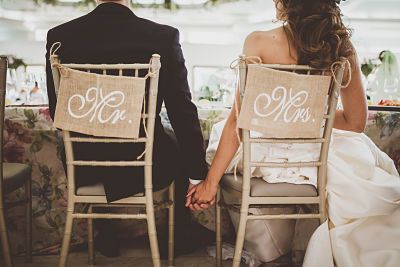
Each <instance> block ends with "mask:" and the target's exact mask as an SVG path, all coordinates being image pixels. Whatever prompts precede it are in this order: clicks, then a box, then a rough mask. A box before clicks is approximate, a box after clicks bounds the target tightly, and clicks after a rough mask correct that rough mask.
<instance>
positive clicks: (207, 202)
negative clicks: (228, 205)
mask: <svg viewBox="0 0 400 267" xmlns="http://www.w3.org/2000/svg"><path fill="white" fill-rule="evenodd" d="M217 190H218V186H213V185H212V183H210V182H209V181H208V180H205V181H202V182H201V183H199V184H197V185H195V186H193V187H192V188H191V189H189V191H188V194H187V196H186V206H187V207H189V208H190V209H191V210H193V211H199V210H203V209H208V208H209V207H210V206H212V205H214V204H215V196H216V194H217Z"/></svg>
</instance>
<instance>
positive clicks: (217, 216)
mask: <svg viewBox="0 0 400 267" xmlns="http://www.w3.org/2000/svg"><path fill="white" fill-rule="evenodd" d="M220 199H221V189H220V188H218V191H217V199H216V201H215V243H216V244H215V247H216V253H215V255H216V260H217V267H221V266H222V233H221V207H220V206H219V201H220Z"/></svg>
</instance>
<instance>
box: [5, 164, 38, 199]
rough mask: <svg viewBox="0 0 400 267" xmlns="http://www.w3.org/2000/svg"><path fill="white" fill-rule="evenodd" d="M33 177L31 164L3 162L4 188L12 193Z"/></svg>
mask: <svg viewBox="0 0 400 267" xmlns="http://www.w3.org/2000/svg"><path fill="white" fill-rule="evenodd" d="M28 179H31V166H29V165H28V164H22V163H6V162H5V163H3V190H4V192H5V193H6V194H7V193H10V192H13V191H14V190H16V189H18V188H20V187H22V186H23V185H24V184H25V182H26V181H27V180H28Z"/></svg>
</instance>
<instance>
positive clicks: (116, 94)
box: [68, 87, 126, 124]
mask: <svg viewBox="0 0 400 267" xmlns="http://www.w3.org/2000/svg"><path fill="white" fill-rule="evenodd" d="M74 100H76V101H79V102H78V104H79V107H77V110H73V109H74V105H73V101H74ZM124 102H125V95H124V93H123V92H121V91H112V92H110V93H108V94H107V95H105V96H103V90H102V89H101V88H96V87H91V88H89V89H88V90H87V91H86V96H83V95H79V94H75V95H73V96H71V97H70V98H69V100H68V113H69V115H71V116H72V117H74V118H76V119H82V118H85V117H87V116H90V115H91V117H90V119H89V122H93V120H95V119H97V121H98V122H99V123H108V122H111V123H112V124H115V123H117V122H118V121H123V120H125V119H126V116H125V113H126V110H119V109H117V108H118V107H120V106H121V105H122V104H124ZM87 105H92V106H91V107H90V108H89V110H88V111H87V112H86V113H83V114H79V111H81V110H83V109H84V108H85V107H86V106H87ZM107 109H114V111H113V112H112V113H111V115H110V116H109V117H108V118H104V115H103V113H105V112H106V110H107Z"/></svg>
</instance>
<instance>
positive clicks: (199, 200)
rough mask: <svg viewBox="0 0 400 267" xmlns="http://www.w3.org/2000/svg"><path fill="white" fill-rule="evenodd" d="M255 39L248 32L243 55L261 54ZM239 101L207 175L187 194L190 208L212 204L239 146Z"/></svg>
mask: <svg viewBox="0 0 400 267" xmlns="http://www.w3.org/2000/svg"><path fill="white" fill-rule="evenodd" d="M256 41H257V34H250V35H249V36H248V37H247V38H246V41H245V43H244V46H243V53H244V54H245V55H254V56H261V55H259V47H258V46H257V45H255V43H256ZM239 103H240V98H239V94H237V95H236V99H235V103H234V105H233V107H232V109H231V112H230V114H229V117H228V119H227V121H226V124H225V127H224V129H223V131H222V135H221V139H220V141H219V145H218V149H217V152H216V153H215V157H214V160H213V162H212V163H211V167H210V169H209V171H208V174H207V177H206V179H205V180H204V181H203V182H202V183H200V184H198V185H197V186H195V187H194V188H192V190H190V191H189V192H188V194H187V199H186V206H187V207H190V208H191V209H192V210H200V209H204V208H208V206H209V204H211V205H212V204H214V201H215V195H216V193H217V189H218V184H219V182H220V180H221V178H222V176H223V175H224V173H225V171H226V169H227V168H228V166H229V164H230V163H231V161H232V159H233V157H234V156H235V154H236V151H237V150H238V148H239V145H240V144H239V140H238V135H237V130H236V128H237V125H236V124H237V112H236V108H235V107H238V108H239Z"/></svg>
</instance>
